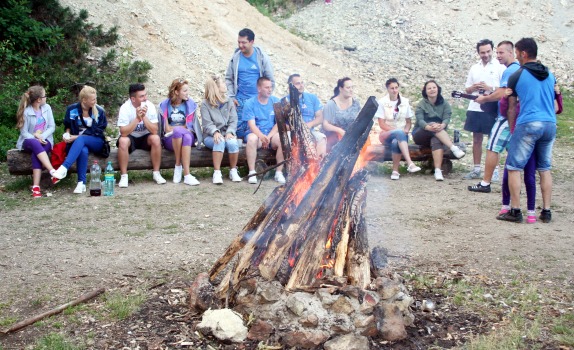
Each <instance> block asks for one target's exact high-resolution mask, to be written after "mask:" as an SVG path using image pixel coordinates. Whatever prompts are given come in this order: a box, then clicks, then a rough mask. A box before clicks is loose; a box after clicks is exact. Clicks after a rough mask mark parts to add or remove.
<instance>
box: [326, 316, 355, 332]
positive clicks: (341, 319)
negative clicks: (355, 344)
mask: <svg viewBox="0 0 574 350" xmlns="http://www.w3.org/2000/svg"><path fill="white" fill-rule="evenodd" d="M354 329H355V327H354V325H353V322H352V321H351V318H350V317H349V316H348V315H344V314H339V315H337V316H336V317H335V319H334V320H333V324H332V325H331V333H334V334H347V333H351V332H352V331H353V330H354Z"/></svg>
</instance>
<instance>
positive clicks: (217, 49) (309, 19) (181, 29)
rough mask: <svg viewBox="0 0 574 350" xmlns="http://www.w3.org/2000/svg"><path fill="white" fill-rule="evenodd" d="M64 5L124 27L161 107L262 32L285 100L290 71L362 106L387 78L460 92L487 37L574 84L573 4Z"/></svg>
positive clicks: (67, 0)
mask: <svg viewBox="0 0 574 350" xmlns="http://www.w3.org/2000/svg"><path fill="white" fill-rule="evenodd" d="M62 3H63V4H66V5H68V6H70V7H72V8H74V9H77V10H79V9H81V8H85V9H88V10H89V12H90V15H91V20H92V21H94V22H95V23H97V24H100V23H101V24H104V25H105V26H112V25H117V26H119V28H120V29H119V33H120V35H121V45H123V46H125V47H126V48H128V50H127V51H126V52H124V55H125V57H127V58H130V59H145V60H148V61H149V62H151V63H152V64H153V66H154V69H153V71H152V73H151V80H150V82H149V83H148V86H149V90H150V95H151V98H152V99H153V101H154V102H159V99H160V98H163V97H164V96H165V95H166V93H167V86H168V85H169V83H170V82H171V80H172V79H174V78H178V77H185V78H187V79H188V80H190V81H191V86H192V91H193V92H192V96H193V98H194V99H196V100H197V99H201V98H202V91H203V82H204V81H205V79H206V77H207V76H208V75H209V74H212V73H219V74H223V73H224V71H225V68H226V66H227V63H228V60H229V58H230V57H231V54H232V52H233V50H234V49H235V47H236V39H237V32H238V31H239V30H240V29H241V28H243V27H249V28H252V29H253V30H254V31H255V33H256V39H255V42H256V45H259V46H261V47H263V48H264V49H265V50H266V51H267V52H268V53H269V55H270V56H271V59H272V62H273V64H274V67H275V70H276V79H277V82H278V87H277V91H276V95H278V96H281V95H283V94H284V93H285V91H286V84H285V80H286V78H287V76H288V75H289V74H291V73H293V72H299V73H301V74H303V75H304V77H305V78H306V81H307V85H308V89H309V90H311V91H314V92H316V93H317V94H319V96H320V97H321V98H322V99H323V100H326V99H327V98H329V97H330V94H331V92H332V87H333V85H334V84H335V82H336V79H337V78H340V77H342V76H345V75H349V76H351V77H352V78H353V79H354V80H355V83H356V85H357V86H358V88H359V91H358V93H359V96H360V97H361V98H362V99H363V100H364V98H366V97H367V96H369V95H373V94H375V95H381V93H382V92H383V89H382V84H383V82H384V81H385V80H386V79H387V78H388V77H390V76H396V77H397V78H399V79H400V80H401V81H402V82H403V85H406V86H410V87H411V89H410V90H411V91H413V92H414V91H418V89H419V87H420V86H421V85H422V82H423V81H425V80H427V79H429V78H436V79H438V80H439V81H440V82H441V83H442V84H443V85H444V87H445V88H446V89H451V88H457V87H461V86H462V84H463V83H464V79H465V77H466V73H467V71H468V68H469V67H470V65H471V64H472V63H473V62H474V61H476V60H477V56H476V54H475V50H474V43H475V42H476V41H478V40H480V39H482V38H491V39H492V40H493V41H494V42H495V43H496V42H498V41H500V40H505V39H510V40H512V41H516V40H518V39H519V38H520V37H523V36H533V37H535V38H536V39H537V40H538V42H539V43H540V54H539V56H540V58H541V59H542V61H543V62H544V63H546V64H547V65H549V66H550V67H551V68H552V70H553V71H555V72H556V75H557V77H558V78H559V81H560V82H561V83H562V84H568V85H571V84H572V81H573V74H572V62H573V60H572V58H573V56H574V54H573V51H574V50H573V47H574V31H573V30H572V27H573V26H574V20H573V19H572V18H574V1H572V0H548V1H542V0H526V1H519V0H508V1H506V2H504V3H500V2H496V1H494V0H483V1H481V2H472V3H471V2H467V1H462V0H401V1H399V0H389V1H381V0H333V4H332V5H329V6H327V5H325V4H324V3H323V1H322V0H318V1H316V2H315V3H312V4H311V5H310V6H308V7H306V8H304V9H302V10H301V11H300V12H299V13H297V14H295V15H294V16H292V17H291V18H289V19H287V20H285V21H284V22H282V23H281V26H279V25H277V24H276V23H274V22H272V21H271V20H270V19H268V18H266V17H264V16H262V15H261V14H260V13H259V12H257V10H256V9H255V8H253V7H252V6H250V5H249V4H248V3H247V2H246V1H240V0H186V1H183V0H154V1H151V0H137V1H128V0H107V1H96V2H94V1H87V0H62ZM282 27H285V28H286V29H284V28H282ZM293 33H296V34H297V35H294V34H293ZM302 38H306V39H307V40H304V39H302ZM94 54H97V52H96V53H94Z"/></svg>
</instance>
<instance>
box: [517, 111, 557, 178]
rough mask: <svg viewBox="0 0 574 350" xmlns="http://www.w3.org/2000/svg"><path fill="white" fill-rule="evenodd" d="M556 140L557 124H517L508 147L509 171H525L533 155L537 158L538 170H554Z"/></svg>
mask: <svg viewBox="0 0 574 350" xmlns="http://www.w3.org/2000/svg"><path fill="white" fill-rule="evenodd" d="M555 139H556V123H554V122H530V123H525V124H517V125H516V128H515V129H514V134H512V138H511V139H510V144H509V145H508V158H506V168H507V169H508V170H523V169H524V167H525V166H526V163H527V162H528V159H530V156H531V155H532V153H534V154H535V156H536V170H538V171H547V170H550V169H551V168H552V146H553V145H554V140H555Z"/></svg>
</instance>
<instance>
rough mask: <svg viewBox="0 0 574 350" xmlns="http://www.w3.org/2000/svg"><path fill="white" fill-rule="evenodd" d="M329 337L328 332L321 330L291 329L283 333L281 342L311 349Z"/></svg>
mask: <svg viewBox="0 0 574 350" xmlns="http://www.w3.org/2000/svg"><path fill="white" fill-rule="evenodd" d="M327 339H329V333H328V332H325V331H321V330H293V331H289V332H287V333H285V334H284V335H283V337H282V340H283V343H285V344H287V345H288V346H293V347H300V348H303V349H311V348H314V347H317V346H319V345H321V344H323V343H324V342H325V341H326V340H327Z"/></svg>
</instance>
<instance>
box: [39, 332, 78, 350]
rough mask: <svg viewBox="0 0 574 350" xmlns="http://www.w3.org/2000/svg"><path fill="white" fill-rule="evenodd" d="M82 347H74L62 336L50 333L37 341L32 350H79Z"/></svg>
mask: <svg viewBox="0 0 574 350" xmlns="http://www.w3.org/2000/svg"><path fill="white" fill-rule="evenodd" d="M81 349H84V348H83V347H80V346H76V345H74V344H73V343H72V342H70V341H69V340H67V339H66V338H65V337H64V336H63V335H61V334H58V333H50V334H48V335H45V336H43V337H42V338H40V340H38V342H37V343H36V345H35V346H34V348H33V350H81Z"/></svg>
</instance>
